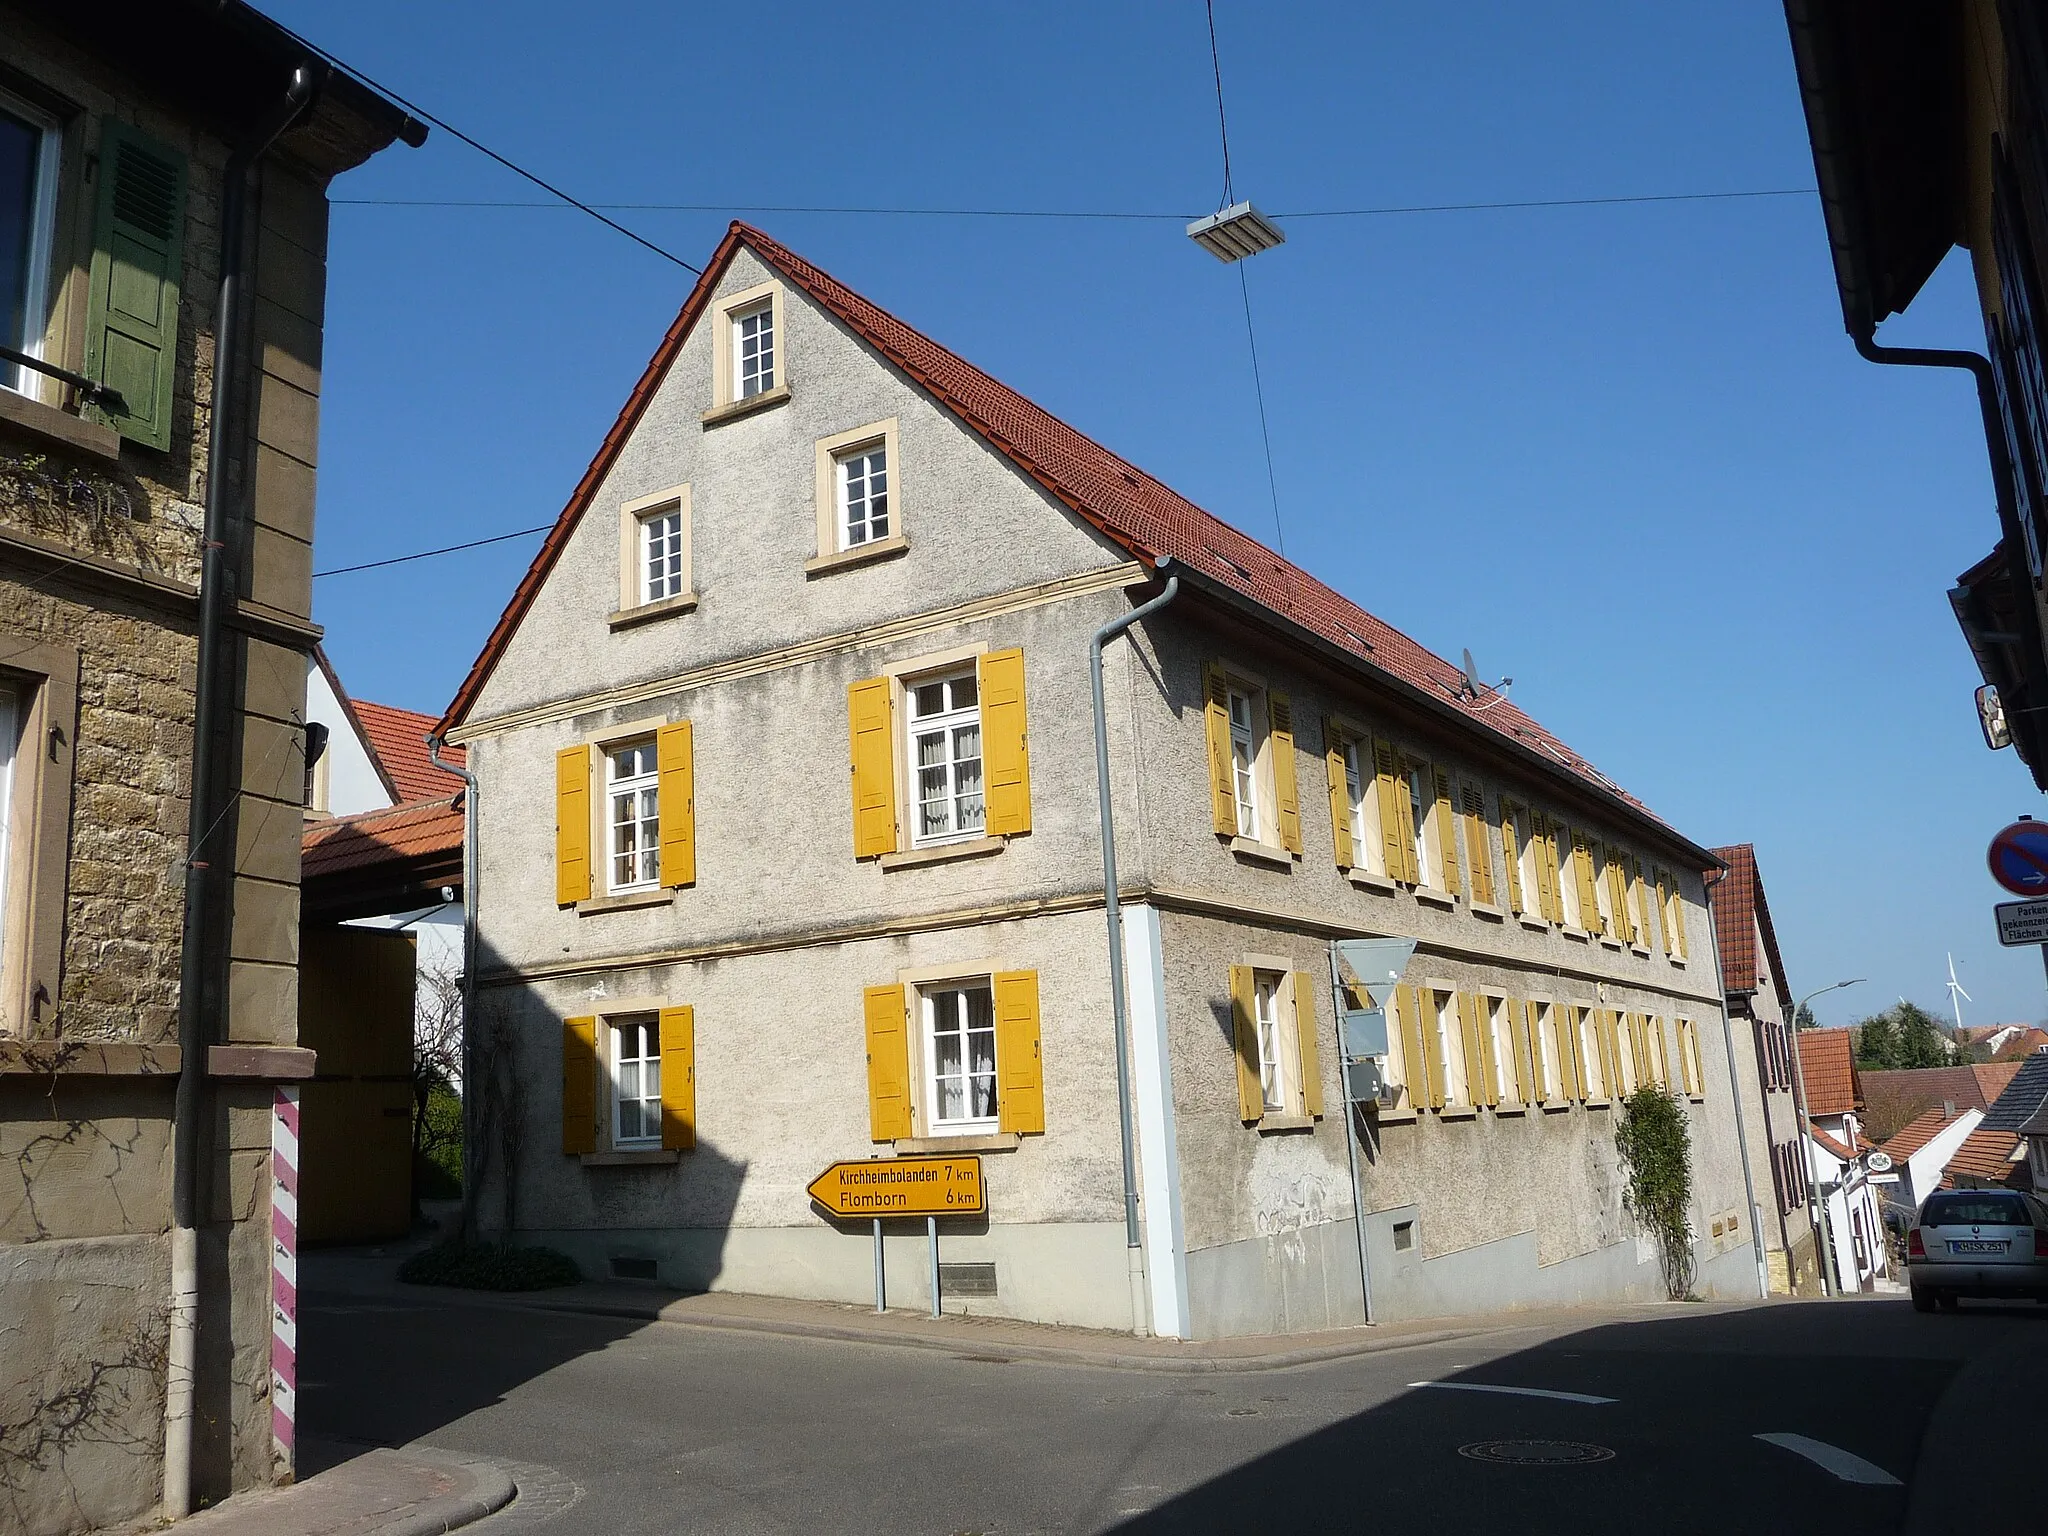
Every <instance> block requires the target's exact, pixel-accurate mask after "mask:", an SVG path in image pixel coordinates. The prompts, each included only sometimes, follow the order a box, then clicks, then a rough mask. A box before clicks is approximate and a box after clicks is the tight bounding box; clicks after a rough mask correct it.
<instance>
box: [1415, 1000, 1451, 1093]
mask: <svg viewBox="0 0 2048 1536" xmlns="http://www.w3.org/2000/svg"><path fill="white" fill-rule="evenodd" d="M1421 996H1422V999H1423V1016H1422V1036H1423V1039H1422V1062H1423V1065H1424V1066H1425V1067H1427V1068H1428V1069H1429V1107H1430V1108H1431V1109H1442V1108H1443V1107H1444V1102H1445V1093H1444V1090H1445V1088H1446V1087H1448V1086H1449V1083H1450V1063H1449V1062H1447V1061H1445V1060H1444V1053H1445V1051H1446V1049H1447V1048H1448V1046H1449V1043H1450V1038H1451V1031H1450V1028H1449V1026H1448V1025H1447V1024H1446V1023H1445V1021H1444V1010H1443V1004H1442V1002H1441V1000H1440V999H1439V997H1438V994H1437V993H1436V992H1435V990H1434V989H1431V988H1424V989H1423V991H1422V994H1421Z"/></svg>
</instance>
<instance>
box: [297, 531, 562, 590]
mask: <svg viewBox="0 0 2048 1536" xmlns="http://www.w3.org/2000/svg"><path fill="white" fill-rule="evenodd" d="M554 526H555V525H554V524H553V523H542V524H540V525H539V526H538V527H534V528H516V529H514V530H513V531H512V532H511V533H494V534H492V535H491V536H490V537H489V538H487V539H471V540H469V541H468V542H467V543H464V544H445V545H443V546H442V547H441V548H439V549H422V550H420V551H418V552H417V553H415V554H410V555H393V556H391V558H390V559H388V560H366V561H364V562H363V563H362V564H361V565H337V566H336V567H335V568H334V569H333V570H331V571H315V572H314V573H313V579H314V580H315V581H318V580H319V579H320V578H321V577H322V576H346V575H348V574H349V573H350V572H352V571H375V570H381V569H382V568H383V567H385V566H387V565H404V564H405V563H406V562H407V561H409V560H431V559H433V557H434V556H436V555H453V554H458V553H460V552H461V551H463V550H465V549H482V548H483V547H484V545H486V544H503V543H504V542H505V541H506V540H507V539H523V538H526V537H527V536H528V535H530V534H535V533H546V532H547V531H548V530H549V529H550V528H552V527H554Z"/></svg>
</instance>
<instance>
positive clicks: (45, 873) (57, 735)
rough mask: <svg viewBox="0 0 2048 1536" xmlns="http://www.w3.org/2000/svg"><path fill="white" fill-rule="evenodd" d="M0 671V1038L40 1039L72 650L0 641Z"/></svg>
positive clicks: (60, 975) (58, 991)
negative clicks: (11, 748)
mask: <svg viewBox="0 0 2048 1536" xmlns="http://www.w3.org/2000/svg"><path fill="white" fill-rule="evenodd" d="M0 654H4V655H5V656H6V664H5V665H4V666H0V680H4V682H5V683H6V684H7V686H8V687H9V688H10V689H12V691H13V692H14V694H15V697H16V717H15V718H16V731H17V736H16V746H15V752H14V766H13V772H12V773H11V774H10V775H9V782H8V785H7V824H8V835H7V842H6V847H5V849H4V852H0V856H4V857H5V859H6V887H5V894H4V898H0V902H4V904H0V923H4V925H5V935H6V937H5V942H4V944H0V1038H7V1037H16V1038H31V1039H33V1038H39V1037H42V1036H43V1035H44V1034H46V1033H47V1032H49V1030H50V1029H51V1028H52V1027H53V1026H54V1023H55V1021H56V1019H57V1018H58V1017H59V1016H60V1013H59V1010H60V1007H61V1004H62V1000H63V987H64V985H65V982H66V981H67V979H68V978H67V977H66V976H65V974H64V917H65V912H64V906H65V894H66V888H67V885H68V881H69V874H70V857H71V826H72V818H71V805H72V777H73V770H74V761H75V756H76V752H77V746H78V739H77V732H78V679H79V655H78V651H77V649H76V647H73V646H69V645H64V644H61V643H58V642H53V641H47V640H32V639H29V638H27V637H25V636H17V635H12V634H6V633H4V632H0Z"/></svg>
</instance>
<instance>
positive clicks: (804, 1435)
mask: <svg viewBox="0 0 2048 1536" xmlns="http://www.w3.org/2000/svg"><path fill="white" fill-rule="evenodd" d="M301 1328H302V1332H301V1340H302V1344H301V1362H300V1393H301V1396H300V1426H301V1433H302V1435H304V1436H307V1437H319V1438H321V1439H323V1440H326V1441H330V1442H333V1445H334V1447H335V1448H326V1447H322V1446H320V1445H317V1444H316V1445H311V1446H309V1451H310V1454H309V1456H308V1457H307V1458H306V1459H307V1460H309V1461H311V1462H312V1463H313V1465H310V1466H305V1467H302V1471H305V1472H310V1471H314V1470H318V1464H319V1462H320V1460H321V1458H322V1457H325V1458H328V1459H332V1458H333V1457H335V1456H337V1455H339V1454H343V1453H344V1452H345V1449H346V1448H352V1447H360V1446H362V1445H365V1444H379V1445H402V1444H405V1443H408V1442H419V1443H423V1444H427V1445H432V1446H435V1447H440V1448H444V1449H449V1450H456V1451H464V1452H471V1453H480V1454H483V1455H487V1456H492V1457H495V1458H500V1459H502V1460H505V1461H508V1462H512V1463H516V1464H520V1465H521V1466H523V1467H525V1468H527V1469H528V1471H529V1474H530V1475H532V1476H533V1478H534V1486H535V1487H536V1489H537V1490H539V1489H541V1487H542V1485H545V1492H544V1493H543V1492H538V1491H537V1492H536V1495H535V1496H534V1497H533V1498H530V1499H528V1498H523V1499H522V1500H521V1501H520V1502H518V1503H515V1504H514V1505H513V1506H512V1508H511V1509H509V1510H508V1511H506V1512H505V1513H504V1514H503V1515H500V1516H497V1517H494V1518H493V1519H492V1520H490V1521H486V1522H484V1523H483V1524H481V1525H477V1526H472V1527H470V1528H469V1529H470V1530H471V1531H473V1532H475V1533H477V1536H514V1533H515V1532H518V1533H523V1532H525V1531H528V1530H538V1531H542V1532H545V1533H547V1536H586V1533H588V1536H638V1533H643V1532H645V1533H668V1532H681V1531H688V1532H708V1533H727V1532H730V1533H749V1536H751V1533H770V1532H775V1533H780V1532H804V1533H815V1532H841V1531H845V1532H890V1533H897V1532H902V1533H933V1536H973V1533H991V1536H994V1533H1000V1536H1013V1533H1026V1532H1077V1533H1078V1532H1096V1531H1123V1532H1132V1533H1148V1536H1149V1533H1154V1532H1160V1533H1164V1532H1180V1531H1225V1530H1228V1531H1267V1530H1276V1531H1277V1530H1300V1529H1315V1530H1361V1531H1362V1530H1378V1529H1380V1528H1383V1527H1384V1528H1407V1529H1424V1530H1429V1531H1433V1532H1444V1531H1451V1532H1458V1531H1468V1530H1469V1531H1488V1532H1498V1531H1502V1530H1517V1531H1523V1532H1527V1531H1540V1532H1571V1533H1581V1532H1583V1533H1596V1532H1624V1531H1626V1532H1630V1533H1635V1532H1640V1531H1643V1530H1655V1531H1657V1532H1659V1533H1660V1536H1664V1533H1677V1532H1694V1531H1698V1532H1707V1531H1716V1532H1718V1531H1726V1530H1735V1529H1739V1530H1745V1531H1749V1532H1778V1531H1784V1532H1788V1533H1789V1532H1798V1533H1801V1536H1811V1533H1812V1532H1814V1531H1817V1530H1821V1529H1840V1530H1850V1531H1855V1532H1858V1533H1859V1536H1860V1533H1876V1532H1892V1531H1900V1530H1904V1529H1909V1528H1910V1529H1912V1530H1914V1531H1916V1532H1917V1531H1918V1530H1920V1529H1922V1528H1923V1527H1925V1526H1927V1524H1928V1516H1929V1514H1930V1512H1932V1513H1933V1514H1935V1515H1937V1516H1938V1517H1939V1518H1938V1521H1937V1522H1936V1524H1935V1526H1934V1527H1933V1528H1940V1527H1941V1526H1944V1525H1946V1524H1947V1523H1949V1522H1950V1521H1960V1522H1962V1527H1963V1528H1975V1527H1977V1526H1978V1524H1979V1522H1980V1521H1983V1520H1985V1519H1986V1518H1987V1517H1993V1516H1995V1514H1996V1513H1997V1512H1996V1511H1994V1510H1992V1509H1989V1508H1987V1507H1985V1506H1984V1505H1983V1504H1982V1503H1981V1501H1977V1500H1974V1499H1973V1497H1972V1492H1971V1487H1970V1484H1969V1479H1967V1478H1963V1479H1958V1478H1957V1476H1956V1468H1955V1466H1954V1465H1953V1462H1954V1460H1955V1458H1956V1456H1957V1455H1958V1454H1961V1455H1962V1456H1964V1457H1967V1456H1969V1455H1972V1454H1976V1453H1977V1452H1978V1451H1979V1450H1981V1454H1982V1455H1983V1456H1985V1457H1987V1458H1991V1457H1996V1458H2001V1459H2010V1458H2012V1457H2013V1456H2015V1455H2017V1454H2019V1453H2020V1451H2021V1448H2022V1447H2023V1446H2025V1445H2026V1444H2027V1443H2028V1442H2029V1440H2030V1439H2031V1441H2032V1443H2033V1444H2035V1445H2036V1446H2038V1445H2039V1444H2041V1443H2042V1441H2041V1438H2040V1434H2041V1429H2042V1427H2043V1423H2044V1421H2043V1420H2042V1418H2041V1417H2039V1399H2040V1383H2041V1382H2042V1380H2043V1379H2044V1378H2043V1376H2042V1375H2040V1374H2038V1367H2037V1366H2035V1365H2032V1364H2029V1365H2027V1366H2026V1367H2025V1369H2024V1371H2023V1372H2022V1375H2023V1378H2026V1379H2030V1380H2031V1390H2030V1391H2027V1392H2026V1393H2024V1394H2021V1395H2023V1396H2025V1397H2028V1398H2032V1399H2033V1403H2032V1405H2031V1407H2030V1408H2028V1409H2024V1410H2022V1417H2023V1418H2025V1419H2029V1420H2031V1423H2032V1426H2033V1427H2032V1429H2031V1430H2029V1429H2027V1428H2026V1426H2025V1425H2024V1424H2023V1423H2019V1422H2016V1421H2015V1420H2014V1419H2013V1417H2012V1410H2011V1409H2010V1408H2009V1407H2008V1406H2005V1405H2002V1404H1994V1403H1990V1402H1978V1401H1977V1400H1976V1398H1975V1397H1974V1396H1973V1395H1972V1393H1971V1390H1970V1388H1971V1384H1972V1382H1973V1381H1975V1380H1976V1379H1977V1378H1979V1377H1986V1378H1987V1379H1989V1376H1995V1375H1996V1374H1997V1372H1999V1371H2001V1370H2002V1371H2006V1372H2007V1373H2010V1372H2011V1371H2013V1370H2014V1369H2015V1368H2016V1363H2018V1362H2026V1361H2028V1360H2029V1357H2033V1358H2034V1359H2037V1360H2040V1361H2048V1308H2040V1307H2031V1306H2014V1307H1993V1306H1989V1305H1984V1304H1978V1305H1977V1306H1976V1307H1974V1308H1973V1307H1971V1306H1970V1304H1968V1303H1966V1304H1965V1310H1964V1311H1963V1312H1962V1313H1960V1314H1956V1315H1947V1314H1944V1315H1938V1316H1931V1317H1922V1316H1918V1315H1916V1314H1915V1313H1913V1312H1912V1311H1911V1309H1910V1308H1909V1306H1908V1305H1907V1303H1906V1302H1905V1301H1904V1300H1903V1299H1900V1300H1896V1301H1894V1300H1889V1299H1886V1300H1866V1301H1846V1302H1836V1303H1820V1302H1811V1303H1778V1304H1773V1305H1768V1306H1759V1307H1750V1308H1742V1309H1732V1310H1721V1309H1717V1310H1708V1309H1704V1308H1701V1309H1674V1310H1673V1311H1672V1312H1670V1313H1660V1314H1658V1315H1656V1316H1655V1317H1653V1318H1650V1319H1648V1320H1642V1321H1629V1322H1620V1323H1609V1324H1602V1325H1595V1326H1560V1325H1558V1324H1556V1323H1554V1322H1553V1323H1550V1324H1546V1325H1544V1326H1540V1327H1531V1328H1522V1329H1517V1330H1514V1331H1511V1332H1504V1333H1496V1334H1489V1335H1487V1336H1484V1337H1481V1338H1475V1339H1468V1340H1463V1341H1459V1342H1454V1343H1447V1344H1438V1345H1421V1346H1416V1347H1411V1348H1404V1349H1397V1350H1388V1351H1384V1352H1378V1353H1372V1354H1366V1355H1361V1356H1357V1357H1353V1358H1349V1359H1344V1360H1338V1361H1329V1362H1324V1363H1320V1364H1315V1365H1306V1366H1296V1367H1292V1368H1288V1369H1283V1370H1270V1371H1247V1372H1229V1373H1208V1374H1200V1375H1187V1374H1178V1373H1173V1374H1168V1373H1161V1372H1152V1371H1135V1370H1120V1369H1109V1368H1103V1367H1094V1366H1079V1365H1074V1366H1069V1365H1049V1364H1043V1363H1039V1362H1035V1361H1021V1360H1005V1359H1003V1358H1002V1357H1000V1356H994V1355H988V1356H977V1355H972V1354H961V1355H947V1354H939V1353H934V1352H930V1351H925V1350H917V1349H907V1348H902V1347H896V1346H887V1345H870V1344H853V1343H841V1342H837V1341H819V1340H796V1339H787V1338H781V1337H775V1336H767V1335H759V1334H745V1333H734V1332H721V1331H715V1330H708V1329H699V1328H691V1327H684V1326H678V1325H674V1324H667V1323H639V1322H630V1321H625V1320H614V1319H608V1318H601V1317H588V1316H578V1315H573V1314H566V1313H552V1312H543V1311H520V1310H506V1309H502V1308H489V1307H481V1306H474V1305H467V1304H464V1303H463V1302H461V1301H459V1300H454V1301H451V1300H445V1299H443V1298H442V1297H440V1296H438V1295H436V1294H434V1293H421V1294H420V1295H419V1296H418V1298H417V1299H414V1298H413V1296H412V1295H411V1294H410V1293H407V1294H406V1295H405V1296H404V1297H403V1298H402V1299H391V1298H388V1297H379V1298H375V1299H361V1300H350V1299H347V1298H343V1297H333V1296H330V1297H325V1298H322V1297H320V1296H318V1295H309V1296H308V1297H307V1299H306V1307H305V1311H304V1313H303V1315H302V1323H301ZM1987 1373H1988V1375H1987ZM1423 1382H1430V1383H1438V1384H1439V1385H1429V1386H1423V1385H1416V1384H1417V1383H1423ZM1443 1383H1451V1384H1455V1385H1442V1384H1443ZM1497 1387H1515V1388H1522V1389H1530V1390H1531V1391H1533V1392H1535V1393H1538V1394H1570V1395H1564V1396H1558V1395H1528V1394H1527V1393H1526V1392H1525V1393H1508V1392H1500V1391H1494V1390H1470V1389H1471V1388H1497ZM1951 1387H1953V1388H1955V1390H1954V1391H1950V1389H1951ZM1945 1392H1947V1393H1948V1400H1947V1401H1946V1402H1943V1397H1944V1393H1945ZM1581 1398H1585V1399H1607V1401H1580V1400H1578V1399H1581ZM1937 1405H1940V1406H1939V1412H1937ZM1973 1415H1974V1416H1975V1418H1974V1419H1973ZM1978 1419H1981V1421H1982V1424H1981V1429H1978V1428H1973V1427H1971V1426H1972V1424H1973V1423H1974V1422H1975V1421H1976V1420H1978ZM1931 1421H1933V1422H1935V1423H1936V1424H1938V1425H1945V1426H1946V1428H1945V1429H1944V1430H1942V1432H1940V1433H1937V1434H1936V1435H1934V1436H1932V1437H1930V1436H1929V1435H1928V1429H1929V1425H1930V1422H1931ZM1762 1435H1784V1436H1800V1437H1805V1442H1802V1443H1805V1451H1806V1452H1807V1454H1802V1453H1801V1452H1800V1451H1797V1450H1795V1449H1792V1448H1788V1446H1787V1445H1785V1444H1782V1443H1775V1442H1767V1441H1765V1440H1762V1439H1759V1438H1758V1437H1759V1436H1762ZM1980 1437H1981V1438H1980ZM1496 1442H1511V1443H1510V1444H1508V1445H1506V1446H1504V1447H1501V1448H1500V1449H1498V1450H1497V1451H1495V1452H1492V1453H1491V1454H1495V1455H1504V1456H1506V1457H1508V1458H1509V1459H1508V1460H1491V1459H1480V1456H1483V1455H1486V1454H1489V1453H1487V1452H1486V1451H1485V1450H1484V1449H1483V1448H1484V1447H1486V1446H1488V1445H1491V1444H1493V1443H1496ZM1513 1442H1520V1444H1514V1443H1513ZM1529 1442H1540V1443H1541V1446H1542V1447H1545V1448H1537V1449H1531V1448H1530V1446H1529V1444H1528V1443H1529ZM1923 1442H1925V1447H1924V1446H1923ZM1944 1446H1945V1447H1946V1450H1945V1452H1944V1453H1943V1454H1944V1455H1945V1456H1946V1457H1947V1458H1948V1460H1947V1461H1946V1462H1944V1463H1943V1465H1941V1466H1940V1467H1938V1468H1937V1469H1936V1472H1937V1474H1938V1475H1937V1477H1936V1479H1935V1480H1936V1481H1937V1482H1938V1483H1939V1484H1940V1485H1941V1486H1940V1487H1938V1488H1929V1489H1915V1488H1914V1487H1912V1486H1910V1485H1912V1484H1913V1482H1914V1479H1915V1476H1916V1471H1917V1470H1919V1466H1920V1458H1921V1454H1922V1451H1923V1448H1933V1449H1939V1448H1941V1447H1944ZM1560 1447H1562V1448H1560ZM1573 1447H1580V1448H1584V1447H1590V1448H1592V1449H1572V1448H1573ZM1475 1451H1477V1452H1479V1453H1480V1455H1475V1454H1474V1453H1475ZM1930 1454H1932V1450H1930ZM1530 1456H1536V1457H1538V1458H1541V1459H1539V1460H1536V1461H1534V1462H1531V1461H1529V1460H1527V1459H1526V1458H1528V1457H1530ZM1557 1458H1585V1459H1572V1460H1559V1459H1557ZM535 1469H547V1473H548V1474H552V1476H551V1477H550V1476H548V1475H545V1474H542V1473H540V1472H538V1471H536V1470H535ZM2035 1471H2036V1469H2035V1468H2033V1467H2029V1468H2028V1470H2027V1472H2026V1475H2025V1478H2024V1479H2023V1481H2026V1482H2036V1484H2037V1486H2038V1483H2037V1480H2036V1476H2035ZM1859 1478H1862V1479H1879V1480H1876V1481H1858V1480H1856V1479H1859ZM1889 1479H1895V1480H1896V1481H1890V1480H1889ZM1916 1499H1918V1500H1919V1501H1920V1504H1919V1507H1918V1508H1917V1509H1915V1510H1914V1511H1913V1512H1912V1516H1911V1519H1910V1521H1909V1504H1910V1503H1912V1502H1913V1501H1914V1500H1916ZM2044 1510H2048V1494H2044V1495H2042V1497H2041V1499H2040V1501H2039V1502H2036V1503H2035V1504H2034V1506H2033V1515H2034V1516H2035V1517H2038V1523H2034V1522H2033V1521H2030V1520H2029V1519H2028V1518H2026V1517H2024V1516H2023V1517H2022V1518H2021V1523H2019V1524H2009V1523H2003V1522H2000V1521H1997V1520H1996V1519H1993V1520H1992V1522H1991V1523H1989V1524H1984V1525H1983V1526H1982V1528H1985V1529H2010V1530H2015V1531H2017V1530H2022V1529H2037V1528H2038V1529H2048V1514H2043V1513H2042V1512H2043V1511H2044Z"/></svg>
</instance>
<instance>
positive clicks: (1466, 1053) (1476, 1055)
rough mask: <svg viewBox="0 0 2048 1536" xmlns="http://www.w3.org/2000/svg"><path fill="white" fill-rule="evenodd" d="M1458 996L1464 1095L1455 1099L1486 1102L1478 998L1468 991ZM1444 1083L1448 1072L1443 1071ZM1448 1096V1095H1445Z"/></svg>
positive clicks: (1477, 1102)
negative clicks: (1463, 1063)
mask: <svg viewBox="0 0 2048 1536" xmlns="http://www.w3.org/2000/svg"><path fill="white" fill-rule="evenodd" d="M1457 998H1458V1053H1459V1054H1460V1055H1461V1056H1462V1057H1464V1060H1465V1097H1464V1098H1463V1099H1462V1100H1459V1101H1456V1102H1461V1103H1465V1104H1484V1103H1485V1102H1486V1055H1485V1048H1484V1047H1483V1046H1482V1045H1481V1044H1480V1041H1479V999H1478V997H1476V996H1475V995H1474V994H1472V993H1470V992H1460V993H1458V994H1457ZM1444 1079H1445V1082H1446V1084H1448V1083H1449V1080H1450V1074H1449V1073H1445V1074H1444ZM1445 1097H1446V1098H1449V1095H1448V1094H1446V1095H1445Z"/></svg>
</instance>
